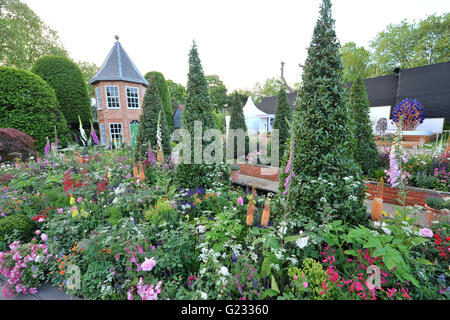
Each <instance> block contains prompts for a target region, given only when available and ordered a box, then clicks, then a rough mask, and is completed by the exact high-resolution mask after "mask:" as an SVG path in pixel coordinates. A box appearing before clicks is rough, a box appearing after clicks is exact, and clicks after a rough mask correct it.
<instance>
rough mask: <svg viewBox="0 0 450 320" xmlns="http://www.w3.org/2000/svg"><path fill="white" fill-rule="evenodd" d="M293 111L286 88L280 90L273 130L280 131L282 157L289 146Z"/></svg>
mask: <svg viewBox="0 0 450 320" xmlns="http://www.w3.org/2000/svg"><path fill="white" fill-rule="evenodd" d="M291 118H292V111H291V104H290V103H289V100H288V97H287V94H286V90H285V89H284V88H281V89H280V92H279V93H278V101H277V108H276V111H275V121H274V123H273V128H274V129H278V130H279V141H280V153H279V154H280V155H281V156H283V154H284V150H285V148H286V146H287V144H286V143H287V140H288V138H289V136H290V129H289V125H290V123H291Z"/></svg>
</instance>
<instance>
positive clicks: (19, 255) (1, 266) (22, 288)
mask: <svg viewBox="0 0 450 320" xmlns="http://www.w3.org/2000/svg"><path fill="white" fill-rule="evenodd" d="M9 248H10V250H9V251H7V252H0V274H1V275H3V276H4V277H6V278H7V282H6V285H5V288H4V289H3V294H4V295H5V297H8V296H13V295H14V294H17V293H23V294H27V293H31V294H35V293H37V287H39V286H40V285H41V283H42V280H43V279H44V275H45V274H46V271H47V265H48V263H49V262H50V261H51V260H52V259H53V255H52V254H51V253H49V252H48V247H47V246H46V245H45V244H37V243H36V242H34V241H33V242H31V243H28V244H21V243H20V241H15V242H13V243H11V244H10V245H9Z"/></svg>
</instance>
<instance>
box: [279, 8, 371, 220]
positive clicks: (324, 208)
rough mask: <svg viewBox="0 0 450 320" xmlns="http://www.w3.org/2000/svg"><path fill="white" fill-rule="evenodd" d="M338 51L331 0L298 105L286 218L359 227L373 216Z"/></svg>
mask: <svg viewBox="0 0 450 320" xmlns="http://www.w3.org/2000/svg"><path fill="white" fill-rule="evenodd" d="M339 50H340V44H339V42H338V40H337V38H336V33H335V30H334V20H333V19H332V17H331V2H330V0H323V3H322V5H321V9H320V17H319V19H318V21H317V24H316V26H315V29H314V34H313V38H312V42H311V44H310V46H309V49H308V57H307V59H306V66H305V69H304V73H303V76H302V80H303V81H302V87H301V89H300V92H299V95H298V98H297V102H296V104H297V108H296V113H295V120H294V128H293V133H292V134H293V148H294V149H293V152H292V159H291V164H290V166H289V170H291V171H292V172H291V173H292V175H291V178H290V183H289V186H288V189H289V190H288V193H287V202H286V209H287V210H286V213H287V216H290V217H291V218H294V219H295V218H299V217H301V216H307V217H310V218H312V219H314V220H316V221H317V222H319V223H327V222H329V221H330V220H332V219H340V220H342V221H344V222H347V223H351V224H354V223H363V222H364V221H367V218H368V216H367V213H366V210H367V209H366V207H365V206H364V203H363V199H364V185H363V183H362V181H361V169H360V168H359V166H358V165H357V164H356V162H355V161H354V159H353V149H354V144H355V141H354V138H353V132H354V125H353V120H352V118H351V109H350V106H349V103H348V100H349V97H348V92H347V87H346V83H345V81H344V79H343V72H342V69H343V68H342V61H341V56H340V53H339Z"/></svg>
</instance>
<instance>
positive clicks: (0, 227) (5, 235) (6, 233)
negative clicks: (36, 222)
mask: <svg viewBox="0 0 450 320" xmlns="http://www.w3.org/2000/svg"><path fill="white" fill-rule="evenodd" d="M14 230H17V231H18V232H19V234H20V238H21V239H17V240H24V239H25V240H28V238H31V236H32V235H33V224H32V223H31V221H30V219H29V218H28V217H27V216H25V215H22V214H17V215H13V216H6V217H4V218H1V219H0V242H5V241H7V240H8V239H10V238H11V236H13V235H14Z"/></svg>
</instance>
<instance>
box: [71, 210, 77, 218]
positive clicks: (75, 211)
mask: <svg viewBox="0 0 450 320" xmlns="http://www.w3.org/2000/svg"><path fill="white" fill-rule="evenodd" d="M77 214H78V210H73V211H72V218H75V217H76V216H77Z"/></svg>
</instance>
